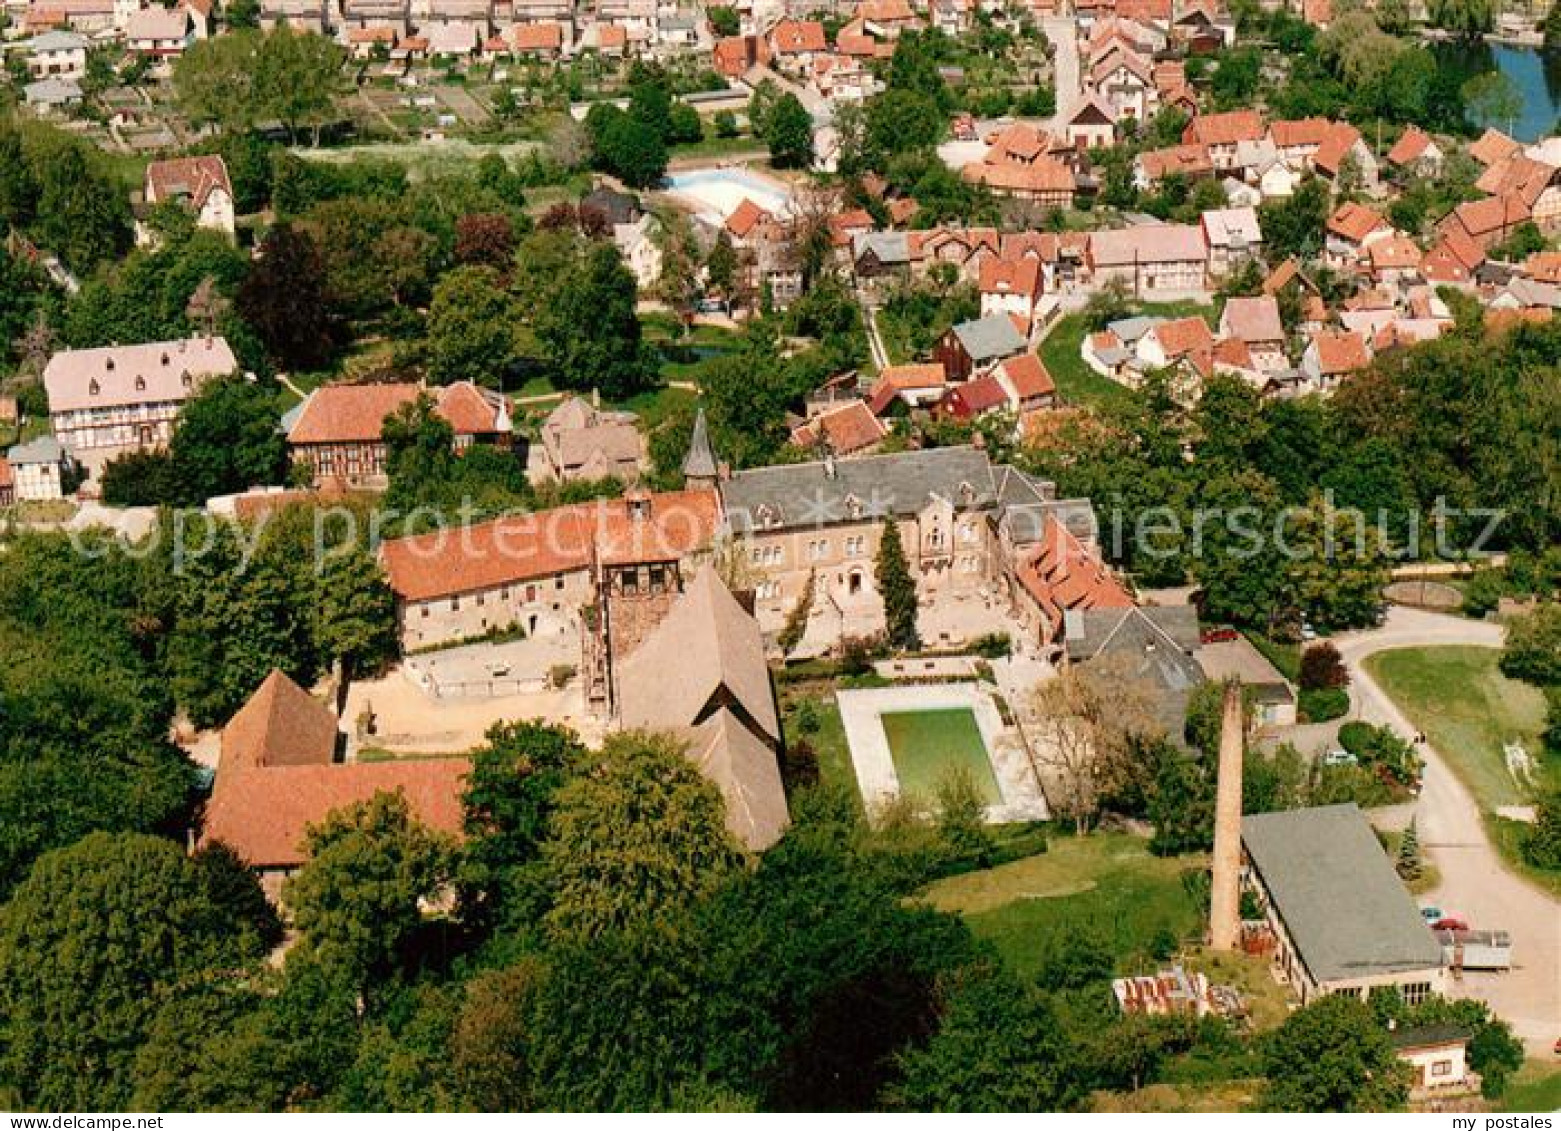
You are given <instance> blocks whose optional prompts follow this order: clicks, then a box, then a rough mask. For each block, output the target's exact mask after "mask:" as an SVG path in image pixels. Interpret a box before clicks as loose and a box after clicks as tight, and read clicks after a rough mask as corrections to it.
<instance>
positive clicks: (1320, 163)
mask: <svg viewBox="0 0 1561 1131" xmlns="http://www.w3.org/2000/svg"><path fill="white" fill-rule="evenodd" d="M1360 140H1361V136H1360V131H1359V130H1357V129H1356V128H1355V127H1354V126H1352V125H1350V124H1349V123H1348V122H1335V123H1333V126H1332V127H1331V128H1330V129H1329V130H1328V136H1327V137H1325V138H1323V142H1322V144H1321V145H1319V146H1318V147H1317V152H1316V153H1314V154H1313V155H1312V163H1313V164H1314V165H1316V166H1317V168H1319V169H1321V170H1322V171H1323V172H1325V173H1327V174H1328V175H1329V176H1338V174H1339V170H1340V169H1341V168H1342V167H1343V165H1344V159H1345V157H1347V156H1349V152H1350V150H1351V149H1353V148H1354V146H1355V143H1356V142H1358V141H1360Z"/></svg>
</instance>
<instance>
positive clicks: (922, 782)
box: [835, 683, 1047, 823]
mask: <svg viewBox="0 0 1561 1131" xmlns="http://www.w3.org/2000/svg"><path fill="white" fill-rule="evenodd" d="M835 699H836V702H837V703H838V704H839V708H840V720H841V726H842V729H843V731H844V734H845V740H846V745H847V748H848V750H849V752H850V756H851V763H852V766H853V768H854V769H855V772H856V781H857V787H858V789H859V790H860V792H861V795H862V802H863V804H864V806H865V807H866V809H867V810H868V812H873V811H874V810H877V809H881V808H882V807H884V806H885V805H888V804H892V803H893V802H895V801H896V800H898V799H899V798H900V797H902V796H903V797H907V798H909V799H910V800H911V801H912V802H913V803H914V804H915V805H916V806H917V807H918V808H929V807H931V806H933V805H935V804H936V801H937V794H938V790H939V788H940V786H941V785H942V784H943V782H944V781H945V780H946V779H947V778H948V777H949V776H950V775H951V774H956V773H961V772H963V773H965V774H967V775H968V776H969V778H970V780H971V782H972V784H973V785H974V787H975V789H976V791H977V793H978V795H979V796H980V797H981V799H982V801H983V802H985V804H986V819H987V820H988V821H989V822H992V823H1002V822H1008V821H1034V820H1044V819H1045V818H1046V816H1047V809H1046V801H1045V798H1044V796H1043V795H1042V793H1041V788H1040V783H1039V781H1038V780H1037V779H1036V776H1035V771H1034V769H1033V767H1032V766H1031V764H1030V759H1029V756H1028V754H1027V753H1026V751H1025V748H1024V741H1023V738H1022V737H1021V736H1020V734H1019V733H1018V731H1017V730H1015V729H1014V728H1012V727H1010V726H1008V725H1007V724H1005V723H1004V721H1003V718H1002V715H1001V713H1000V712H999V710H998V707H997V702H996V700H995V699H994V697H993V695H992V692H991V691H990V690H989V689H987V688H985V687H983V686H982V685H980V684H977V683H944V684H911V685H905V686H900V687H882V688H870V689H861V690H849V691H837V692H836V693H835Z"/></svg>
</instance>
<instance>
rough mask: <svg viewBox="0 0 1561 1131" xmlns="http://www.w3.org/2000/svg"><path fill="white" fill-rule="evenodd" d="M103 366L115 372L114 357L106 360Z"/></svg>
mask: <svg viewBox="0 0 1561 1131" xmlns="http://www.w3.org/2000/svg"><path fill="white" fill-rule="evenodd" d="M103 368H104V369H107V370H108V371H109V372H110V373H112V372H114V359H113V358H109V359H108V360H106V361H105V362H104V363H103Z"/></svg>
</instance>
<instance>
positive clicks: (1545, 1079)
mask: <svg viewBox="0 0 1561 1131" xmlns="http://www.w3.org/2000/svg"><path fill="white" fill-rule="evenodd" d="M1496 1110H1497V1111H1520V1112H1528V1111H1533V1112H1540V1111H1545V1112H1549V1111H1561V1068H1557V1067H1556V1065H1555V1064H1554V1063H1553V1062H1547V1061H1543V1060H1530V1061H1527V1062H1526V1063H1525V1064H1524V1065H1523V1067H1522V1068H1520V1069H1518V1071H1517V1074H1516V1075H1514V1076H1513V1078H1512V1080H1511V1082H1509V1083H1508V1085H1507V1093H1506V1095H1504V1096H1502V1097H1501V1099H1500V1100H1499V1101H1498V1102H1497V1103H1496Z"/></svg>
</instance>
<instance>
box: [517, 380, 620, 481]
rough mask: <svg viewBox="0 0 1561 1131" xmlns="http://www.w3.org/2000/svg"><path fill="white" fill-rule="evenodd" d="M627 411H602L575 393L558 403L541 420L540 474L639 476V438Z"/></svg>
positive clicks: (554, 476) (590, 477) (558, 478)
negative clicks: (541, 462) (573, 395)
mask: <svg viewBox="0 0 1561 1131" xmlns="http://www.w3.org/2000/svg"><path fill="white" fill-rule="evenodd" d="M635 419H636V418H635V416H634V414H633V413H629V412H605V411H603V410H602V409H599V408H596V407H594V406H592V405H591V404H589V403H588V402H586V401H585V400H584V399H583V398H581V397H570V398H569V399H567V400H565V401H563V402H562V403H561V404H559V406H558V407H557V408H555V409H554V410H553V411H552V412H550V413H548V415H547V419H546V420H544V421H543V422H542V427H541V429H540V432H541V437H542V455H543V474H544V475H545V477H546V478H548V479H552V480H555V481H558V482H563V483H568V482H573V481H575V480H594V479H622V480H626V481H630V482H632V481H633V480H635V479H637V478H639V474H640V471H641V469H642V468H643V467H644V464H645V441H644V438H643V437H642V436H641V435H640V431H639V428H638V427H637V426H636V424H635Z"/></svg>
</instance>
